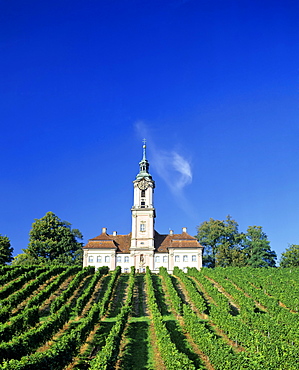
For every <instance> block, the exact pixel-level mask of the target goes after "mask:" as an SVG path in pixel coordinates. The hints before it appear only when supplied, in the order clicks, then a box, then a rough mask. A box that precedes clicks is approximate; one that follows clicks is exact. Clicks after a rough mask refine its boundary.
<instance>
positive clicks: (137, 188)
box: [130, 139, 156, 271]
mask: <svg viewBox="0 0 299 370" xmlns="http://www.w3.org/2000/svg"><path fill="white" fill-rule="evenodd" d="M133 184H134V204H133V207H132V209H131V211H132V237H131V247H130V251H131V255H134V260H135V264H134V265H135V267H136V268H137V269H139V270H140V271H143V268H145V266H149V267H150V268H151V269H152V268H153V255H154V248H155V246H154V233H155V231H154V225H155V217H156V212H155V208H154V199H153V195H154V188H155V182H154V181H153V179H152V176H151V175H150V174H149V162H148V160H147V159H146V141H145V139H144V140H143V156H142V160H141V161H140V162H139V173H138V175H137V176H136V179H135V180H134V181H133Z"/></svg>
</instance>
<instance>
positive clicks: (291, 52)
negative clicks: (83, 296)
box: [0, 0, 299, 255]
mask: <svg viewBox="0 0 299 370" xmlns="http://www.w3.org/2000/svg"><path fill="white" fill-rule="evenodd" d="M0 18H1V22H0V48H1V49H0V50H1V58H0V67H1V83H0V123H1V135H0V151H1V176H0V205H1V212H0V233H1V234H2V235H7V236H8V237H9V238H10V240H11V243H12V246H13V247H14V249H15V250H14V254H15V255H16V254H18V253H20V252H21V249H22V248H26V246H27V244H28V238H29V231H30V229H31V225H32V223H33V222H34V219H36V218H41V217H43V216H44V215H45V213H46V212H48V211H52V212H54V213H55V214H57V216H58V217H60V218H61V219H63V220H66V221H69V222H70V223H71V224H72V226H73V227H74V228H78V229H79V230H80V231H81V232H82V233H83V235H84V242H87V240H88V239H89V238H92V237H94V236H96V235H98V234H100V232H101V228H102V227H107V228H108V233H109V232H110V233H112V231H114V230H116V231H118V233H120V234H126V233H129V232H130V227H131V214H130V208H131V206H132V201H133V188H132V181H133V180H134V178H135V176H136V174H137V173H138V162H139V161H140V160H141V157H142V139H143V137H146V139H147V144H148V159H149V161H150V172H151V174H152V175H153V178H154V180H155V181H156V190H155V207H156V211H157V218H156V229H157V231H159V232H160V233H167V232H168V230H169V229H173V230H174V231H175V232H180V231H181V227H188V232H189V233H190V234H191V235H195V234H196V227H197V226H198V225H199V224H200V223H202V222H203V221H205V220H208V219H209V218H214V219H224V218H225V217H226V215H228V214H230V215H231V216H232V217H233V218H234V219H235V220H236V221H237V222H238V223H239V230H240V231H246V229H247V227H248V226H250V225H259V226H262V227H263V230H264V232H265V233H266V234H267V235H268V238H269V240H270V242H271V248H272V249H274V250H275V251H276V252H277V254H278V255H280V253H281V252H283V251H284V250H285V249H286V248H287V247H288V244H289V243H290V244H299V214H298V209H299V192H298V185H299V153H298V152H299V150H298V149H299V124H298V61H299V60H298V59H299V58H298V57H299V52H298V40H299V37H298V36H299V35H298V21H299V4H298V2H297V1H288V0H286V1H283V2H282V1H267V0H265V1H254V0H251V1H247V0H245V1H236V0H235V1H220V0H219V1H207V0H202V1H201V0H190V1H183V0H182V1H177V0H173V1H171V0H169V1H167V0H164V1H155V0H150V1H147V0H144V1H141V0H136V1H135V0H130V1H125V0H122V1H120V0H109V1H108V0H107V1H106V0H103V1H98V0H97V1H95V0H93V1H92V0H85V1H83V0H77V1H74V0H73V1H70V0H59V1H55V0H51V1H48V0H45V1H37V0H28V1H26V2H24V1H19V0H15V1H5V2H1V3H0Z"/></svg>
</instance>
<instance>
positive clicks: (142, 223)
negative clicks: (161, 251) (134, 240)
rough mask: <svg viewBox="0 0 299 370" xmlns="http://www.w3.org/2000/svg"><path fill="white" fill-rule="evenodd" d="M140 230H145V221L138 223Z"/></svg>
mask: <svg viewBox="0 0 299 370" xmlns="http://www.w3.org/2000/svg"><path fill="white" fill-rule="evenodd" d="M140 231H145V221H142V222H141V223H140Z"/></svg>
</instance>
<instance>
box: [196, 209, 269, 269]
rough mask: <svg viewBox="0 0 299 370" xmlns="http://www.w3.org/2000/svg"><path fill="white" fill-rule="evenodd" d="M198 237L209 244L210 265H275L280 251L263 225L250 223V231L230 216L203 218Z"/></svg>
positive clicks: (206, 263)
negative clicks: (271, 245) (243, 230)
mask: <svg viewBox="0 0 299 370" xmlns="http://www.w3.org/2000/svg"><path fill="white" fill-rule="evenodd" d="M197 231H198V232H197V239H198V241H199V243H200V244H201V245H203V246H204V247H205V250H204V256H203V265H204V266H206V267H216V266H219V267H228V266H235V267H243V266H252V267H274V266H275V260H276V253H275V252H274V251H271V249H270V243H269V241H268V240H267V235H266V234H265V233H264V232H263V231H262V227H261V226H249V227H248V229H247V233H246V234H244V233H242V232H239V231H238V223H237V222H236V221H235V220H233V219H232V218H231V216H227V217H226V220H223V221H220V220H214V219H212V218H211V219H210V220H209V221H205V222H203V223H202V224H201V225H199V226H198V228H197Z"/></svg>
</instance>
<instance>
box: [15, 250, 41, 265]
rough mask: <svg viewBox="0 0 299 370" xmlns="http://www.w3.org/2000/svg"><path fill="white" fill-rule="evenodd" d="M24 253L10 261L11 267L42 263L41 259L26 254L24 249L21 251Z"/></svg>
mask: <svg viewBox="0 0 299 370" xmlns="http://www.w3.org/2000/svg"><path fill="white" fill-rule="evenodd" d="M23 252H24V253H20V254H18V255H16V256H15V257H14V258H13V260H12V265H13V266H32V265H36V264H39V263H42V262H43V259H38V258H35V257H33V256H32V255H30V254H29V253H27V250H26V249H23Z"/></svg>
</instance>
